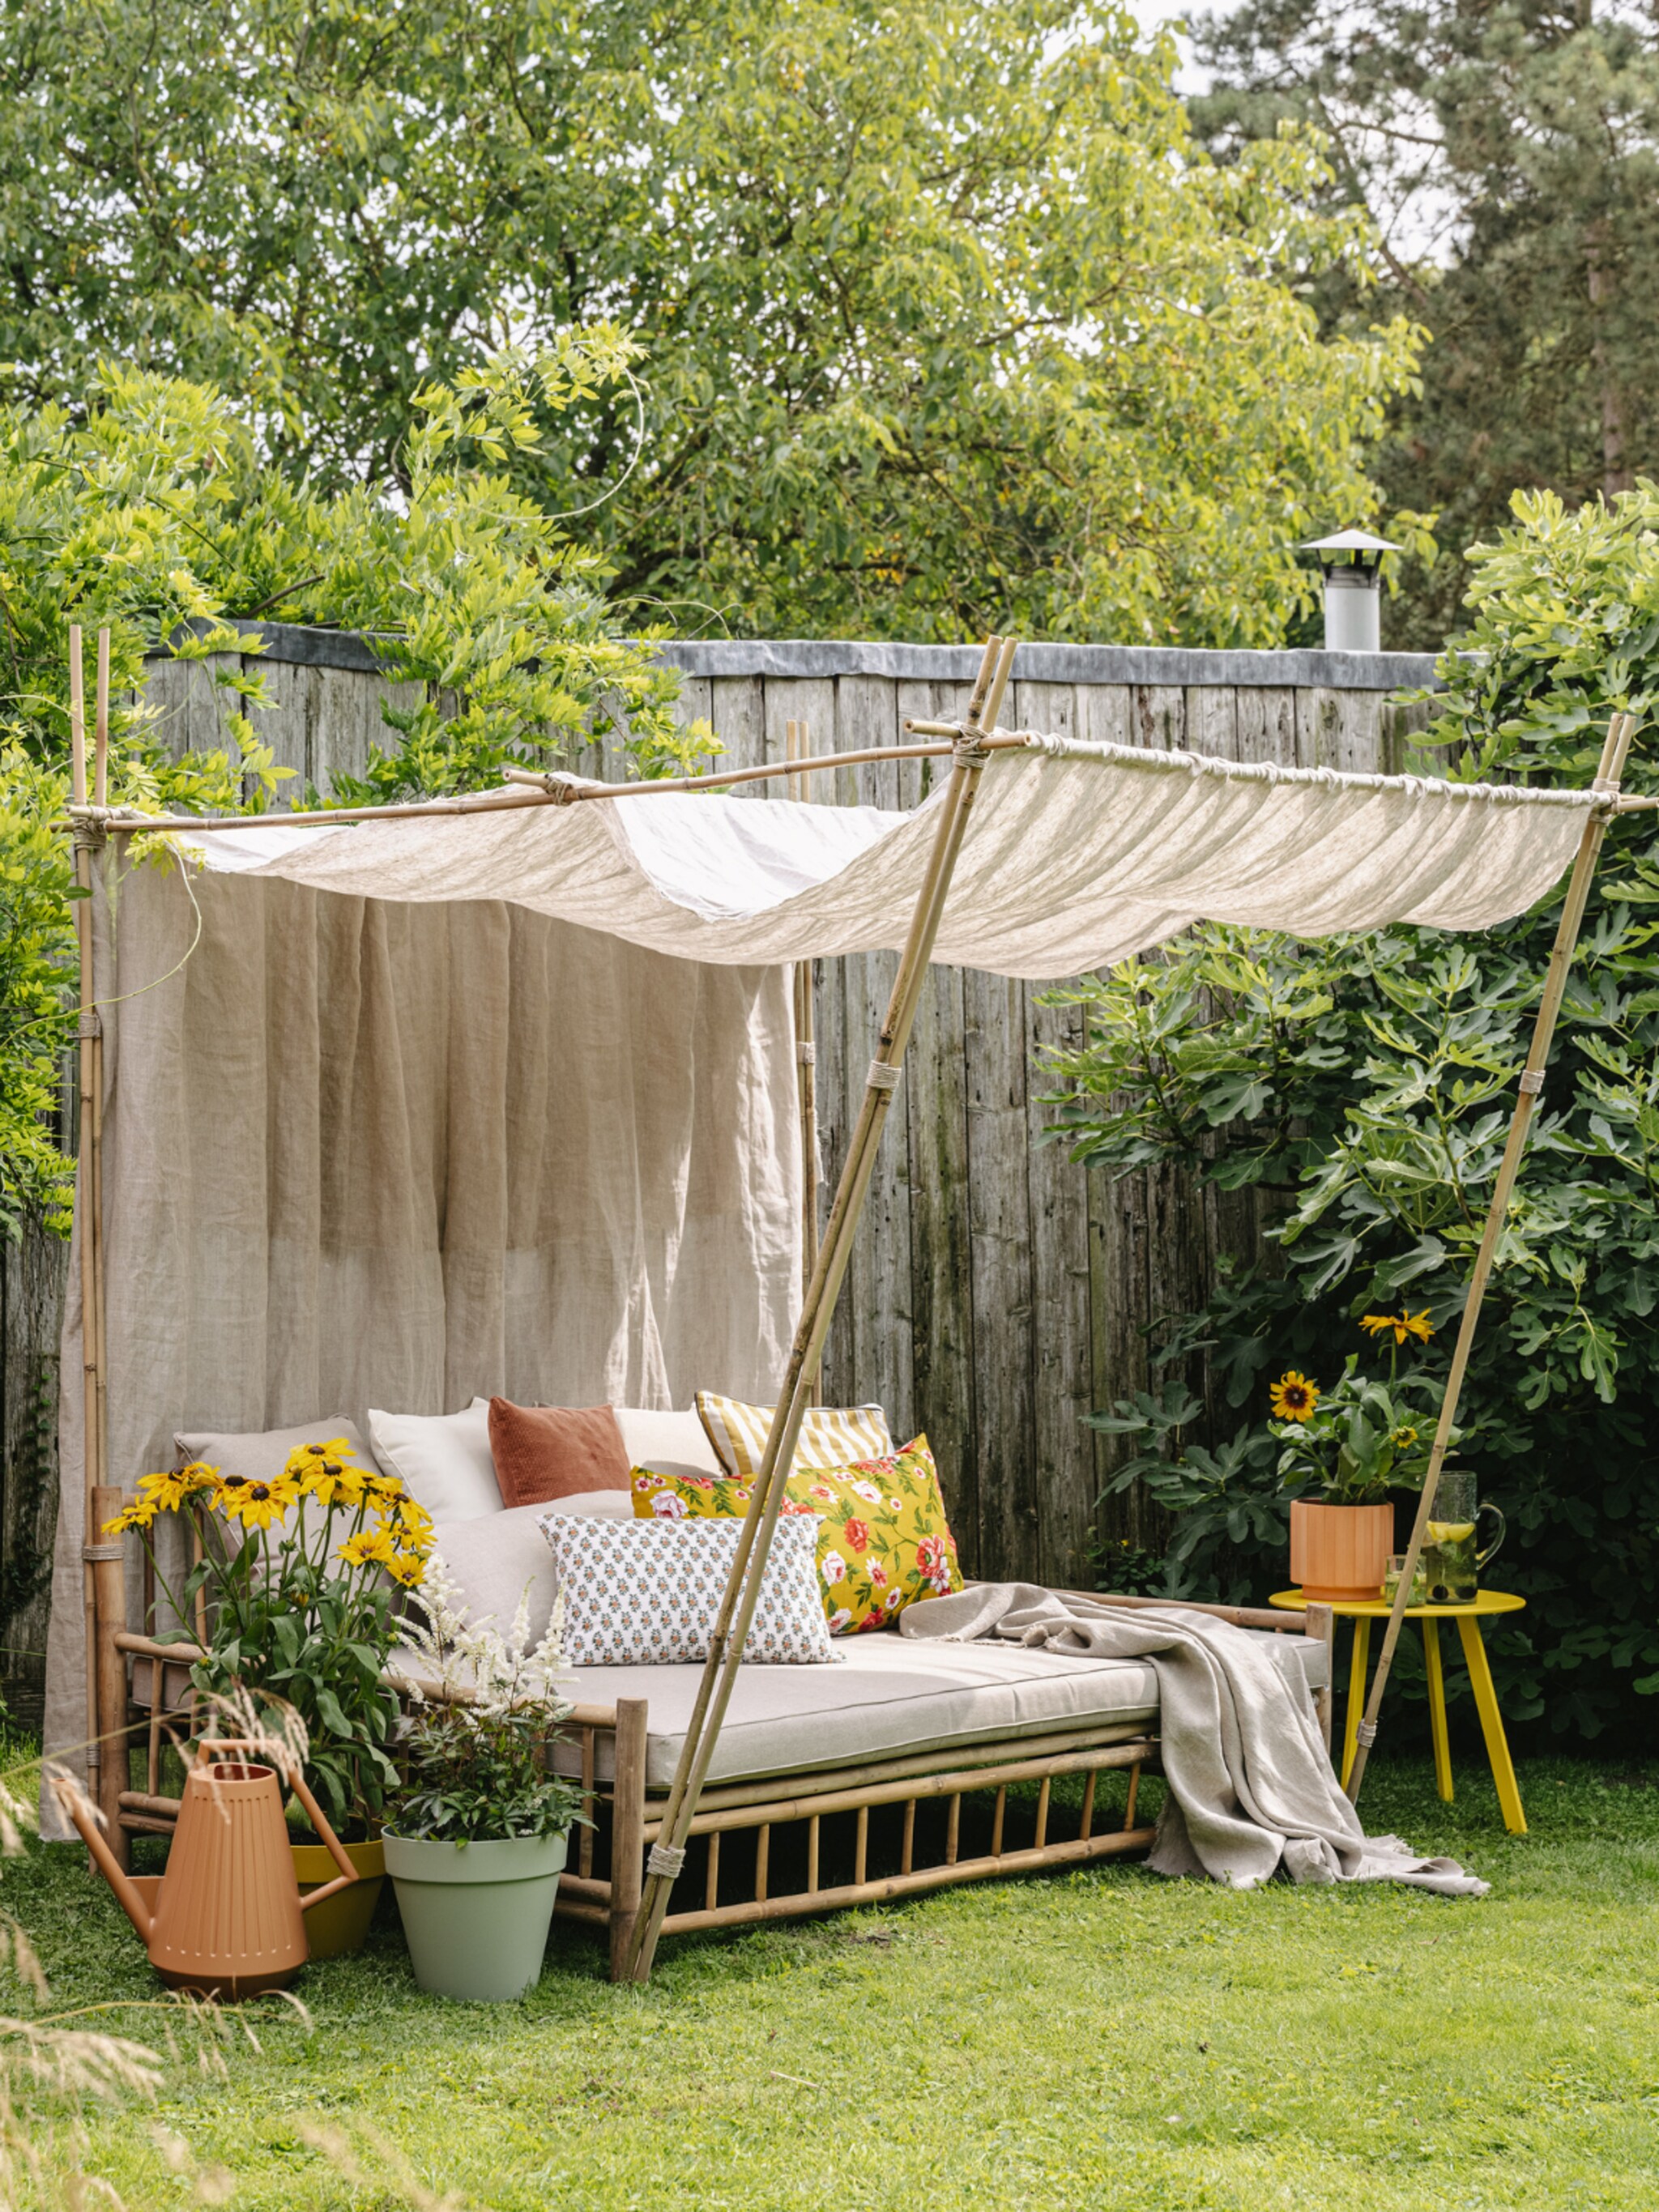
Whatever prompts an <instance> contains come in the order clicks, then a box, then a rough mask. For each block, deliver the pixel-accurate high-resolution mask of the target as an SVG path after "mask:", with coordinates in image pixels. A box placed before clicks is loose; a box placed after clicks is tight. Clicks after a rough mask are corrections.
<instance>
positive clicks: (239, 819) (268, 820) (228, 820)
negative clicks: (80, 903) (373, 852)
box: [52, 730, 1026, 837]
mask: <svg viewBox="0 0 1659 2212" xmlns="http://www.w3.org/2000/svg"><path fill="white" fill-rule="evenodd" d="M978 742H979V743H980V744H981V745H982V746H985V747H987V748H990V749H993V750H999V751H1011V750H1024V746H1025V744H1026V738H1025V734H1024V732H1023V731H1013V730H998V731H996V732H987V733H986V735H985V736H983V737H981V738H980V739H979V740H978ZM952 750H953V746H952V744H951V741H950V740H949V739H948V738H940V739H939V740H938V741H937V742H927V743H924V744H915V745H871V746H868V747H866V748H865V749H863V750H860V751H856V752H845V753H814V754H812V755H811V756H809V757H805V758H804V759H800V760H793V761H768V762H765V763H763V764H762V765H761V766H759V767H757V768H732V769H714V770H713V771H711V772H710V773H709V774H708V775H665V776H654V777H653V778H652V779H650V781H646V782H640V783H597V782H595V783H579V782H577V781H575V780H574V778H572V777H570V776H567V775H561V774H560V773H559V772H557V771H556V770H549V771H545V772H544V771H543V770H540V769H512V768H510V769H506V770H504V771H503V774H504V776H505V780H506V781H507V783H508V784H510V785H511V787H512V788H511V789H509V790H501V791H476V792H467V793H463V794H461V795H460V796H459V797H456V798H453V799H405V800H404V801H403V802H401V803H400V804H399V805H395V806H295V807H291V808H289V809H288V810H287V811H284V812H283V813H281V814H200V815H198V814H144V815H136V814H132V813H130V812H128V811H126V810H125V809H118V808H109V807H94V806H76V807H74V808H72V809H71V810H70V813H69V814H68V815H66V816H64V817H62V818H61V819H59V820H58V821H55V822H54V823H52V828H53V829H75V828H76V825H77V823H82V822H84V823H89V824H92V825H94V826H95V827H97V828H99V829H102V830H104V831H105V832H106V835H108V836H112V837H134V836H143V835H144V834H145V833H146V832H148V831H151V830H175V829H188V830H189V831H191V834H192V835H193V834H194V833H195V832H196V831H197V830H208V831H213V830H223V829H315V828H316V827H317V826H318V825H319V824H320V823H337V822H410V821H416V820H419V819H421V818H422V817H427V816H432V815H446V814H502V813H510V812H513V811H515V810H517V809H519V808H520V807H526V806H571V805H576V804H577V803H578V802H580V801H581V800H583V799H642V798H646V797H647V796H649V795H650V794H652V793H657V794H659V795H660V794H661V793H665V792H672V791H679V792H686V791H723V790H726V789H727V788H728V787H730V786H731V785H732V784H738V783H755V782H758V781H763V780H764V779H765V778H767V777H769V776H779V775H812V774H814V773H815V772H816V771H817V770H819V769H837V768H856V767H859V766H860V765H861V764H862V763H865V762H866V761H887V760H920V759H926V758H932V759H940V758H943V757H945V756H946V755H947V754H949V753H950V752H951V751H952Z"/></svg>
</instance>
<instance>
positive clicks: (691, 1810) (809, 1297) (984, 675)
mask: <svg viewBox="0 0 1659 2212" xmlns="http://www.w3.org/2000/svg"><path fill="white" fill-rule="evenodd" d="M1014 649H1015V648H1014V641H1013V640H1012V638H1010V639H1006V640H1005V639H1002V638H998V637H993V638H991V639H990V640H989V641H987V645H986V648H985V654H984V658H983V659H982V660H981V664H980V671H979V676H978V678H977V679H976V681H975V685H974V690H973V695H972V697H971V699H970V701H969V708H968V713H967V715H966V716H965V718H964V721H963V736H962V737H961V738H958V739H957V743H956V744H955V745H954V747H953V757H952V764H951V778H950V781H949V783H948V784H947V785H946V787H945V801H944V804H943V805H942V806H941V807H940V809H939V825H938V829H937V831H936V834H935V836H934V839H933V847H932V849H931V851H930V853H929V854H928V860H927V868H926V871H925V872H924V875H923V879H922V884H921V890H920V892H919V894H918V896H917V899H916V903H915V910H914V912H913V914H912V916H911V921H910V929H909V933H908V938H907V939H906V942H905V947H904V951H903V952H902V955H901V957H900V960H899V968H898V973H897V975H896V977H895V979H894V982H893V992H892V996H891V998H890V1000H889V1002H888V1007H887V1013H886V1017H885V1018H884V1021H883V1024H882V1029H881V1036H880V1038H879V1041H878V1045H877V1048H876V1054H875V1057H874V1059H873V1060H872V1062H871V1065H870V1075H869V1080H868V1082H867V1083H866V1087H865V1093H864V1104H863V1107H862V1109H861V1110H860V1115H859V1119H858V1123H857V1125H856V1127H855V1128H854V1133H853V1139H852V1143H851V1144H850V1146H848V1154H847V1159H846V1163H845V1164H844V1166H843V1167H842V1175H841V1182H840V1187H839V1188H838V1189H837V1190H836V1198H835V1203H834V1205H833V1206H831V1208H830V1211H829V1221H828V1223H827V1224H826V1225H825V1228H824V1236H823V1245H822V1247H821V1249H820V1250H819V1253H818V1263H817V1269H816V1270H815V1272H814V1273H813V1277H812V1280H811V1284H810V1285H809V1286H808V1289H807V1294H806V1297H805V1302H804V1304H803V1306H802V1309H801V1316H800V1321H799V1324H798V1326H797V1328H796V1331H795V1340H794V1344H793V1348H792V1350H791V1352H790V1355H789V1364H788V1368H787V1371H786V1374H785V1377H784V1385H783V1388H782V1389H781V1391H780V1393H779V1395H778V1401H777V1405H776V1407H775V1410H774V1412H773V1415H772V1425H771V1430H770V1432H769V1435H768V1437H767V1440H766V1450H765V1453H764V1455H763V1458H762V1461H761V1467H760V1472H759V1474H758V1476H757V1480H756V1483H755V1490H754V1496H753V1497H752V1498H751V1499H750V1505H749V1510H748V1512H747V1513H746V1514H745V1516H744V1523H743V1528H742V1532H741V1534H740V1535H739V1538H738V1551H737V1556H736V1558H735V1559H734V1560H733V1562H732V1571H731V1574H730V1577H728V1579H727V1582H726V1591H725V1594H724V1595H723V1596H722V1598H721V1600H720V1612H719V1614H718V1615H717V1617H716V1620H715V1622H714V1630H713V1632H712V1633H711V1635H710V1637H709V1649H708V1662H707V1663H706V1665H705V1667H704V1668H703V1674H702V1681H701V1683H700V1684H699V1686H698V1690H697V1697H696V1705H694V1707H693V1710H692V1714H691V1719H690V1725H689V1727H688V1729H687V1730H686V1736H685V1742H684V1747H683V1748H682V1751H681V1753H680V1759H679V1763H678V1766H677V1768H676V1770H675V1774H674V1780H673V1785H672V1787H671V1790H670V1792H669V1797H668V1803H667V1805H666V1807H665V1810H664V1814H663V1822H662V1831H661V1832H662V1837H663V1840H662V1841H661V1842H659V1843H658V1844H653V1846H652V1850H651V1856H650V1859H649V1862H648V1870H647V1875H646V1881H645V1889H644V1893H643V1896H642V1898H641V1905H640V1912H639V1917H638V1920H637V1922H636V1923H635V1939H634V1944H633V1949H632V1955H631V1959H630V1962H629V1974H630V1978H631V1979H633V1980H634V1981H636V1982H643V1981H646V1980H647V1979H648V1978H649V1977H650V1972H651V1962H652V1959H653V1955H654V1954H655V1951H656V1947H657V1937H658V1935H659V1932H660V1930H661V1927H662V1923H663V1917H664V1915H665V1912H666V1911H667V1908H668V1893H669V1889H670V1887H671V1884H672V1881H673V1880H674V1877H675V1875H678V1871H679V1868H680V1865H681V1863H683V1861H684V1850H685V1838H686V1833H687V1831H688V1829H689V1827H690V1821H691V1820H692V1818H693V1816H694V1815H695V1814H696V1809H697V1799H698V1797H699V1796H700V1794H701V1792H702V1784H703V1780H704V1778H705V1776H706V1775H707V1773H708V1762H709V1759H710V1758H711V1756H712V1755H713V1753H714V1744H715V1741H716V1739H717V1738H718V1736H719V1734H720V1723H721V1721H722V1720H723V1719H724V1717H725V1715H726V1706H727V1705H728V1703H729V1702H730V1699H731V1696H732V1687H733V1685H734V1684H735V1682H736V1680H737V1673H738V1667H739V1666H740V1664H741V1663H742V1659H743V1647H744V1640H745V1638H747V1636H748V1633H749V1628H750V1622H751V1621H752V1620H753V1619H754V1614H755V1607H756V1605H757V1602H758V1601H759V1597H760V1586H761V1578H762V1575H763V1572H764V1570H765V1565H766V1559H767V1555H768V1553H769V1551H770V1549H771V1544H772V1535H773V1531H774V1530H775V1528H776V1526H777V1521H778V1515H779V1512H780V1510H781V1506H782V1504H783V1492H784V1485H785V1483H786V1481H787V1479H788V1474H789V1470H790V1468H791V1467H792V1466H793V1462H794V1455H795V1443H796V1439H797V1438H798V1437H799V1434H800V1425H801V1420H802V1417H803V1415H804V1414H805V1410H806V1385H807V1383H808V1381H809V1379H810V1377H811V1376H812V1375H813V1374H814V1373H815V1372H816V1370H817V1364H818V1362H819V1360H820V1359H821V1358H822V1356H823V1340H824V1337H825V1335H826V1334H827V1333H828V1331H829V1320H830V1316H831V1315H832V1313H833V1311H834V1310H835V1304H836V1296H837V1294H838V1293H839V1291H840V1289H841V1285H842V1278H843V1277H844V1275H845V1274H846V1272H847V1266H848V1260H849V1259H850V1257H851V1255H852V1241H853V1233H854V1230H855V1228H856V1227H857V1225H858V1218H859V1214H860V1210H861V1209H862V1207H863V1204H864V1199H865V1194H866V1191H867V1190H868V1188H869V1184H870V1176H871V1173H872V1170H873V1168H874V1165H875V1155H876V1147H877V1145H878V1143H879V1141H880V1137H881V1132H882V1128H883V1126H884V1123H885V1121H886V1118H887V1109H888V1108H889V1106H890V1103H891V1102H892V1096H893V1091H894V1088H895V1086H896V1084H897V1081H898V1073H899V1069H900V1067H901V1066H902V1062H903V1059H904V1051H905V1047H906V1046H907V1044H908V1042H909V1037H910V1029H911V1024H912V1023H913V1022H914V1020H915V1010H916V1002H917V1000H918V999H919V998H920V996H921V987H922V983H923V981H924V979H925V977H926V975H927V963H928V961H929V959H930V958H931V957H932V954H933V944H934V940H935V939H936V938H937V937H938V934H939V922H940V921H941V919H942V917H943V915H944V910H945V896H946V893H947V892H948V890H949V889H950V883H951V873H952V872H953V870H954V868H955V866H956V860H957V853H958V852H959V851H960V849H961V846H962V840H963V836H964V834H965V833H966V830H967V826H968V819H969V812H970V810H971V808H972V805H973V800H974V794H975V790H976V788H977V786H978V782H979V778H980V775H981V771H982V769H983V768H984V765H985V758H986V755H985V752H984V750H983V749H982V748H981V746H980V745H979V744H977V743H976V742H975V740H976V738H977V734H978V732H979V731H980V730H981V727H982V726H984V725H986V724H989V725H991V726H994V725H995V721H996V715H997V710H998V708H1000V705H1001V703H1002V697H1003V694H1004V692H1005V691H1006V689H1007V684H1008V677H1009V673H1010V671H1011V670H1012V665H1013V657H1014Z"/></svg>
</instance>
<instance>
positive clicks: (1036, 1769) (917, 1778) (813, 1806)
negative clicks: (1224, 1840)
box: [645, 1736, 1152, 1843]
mask: <svg viewBox="0 0 1659 2212" xmlns="http://www.w3.org/2000/svg"><path fill="white" fill-rule="evenodd" d="M1151 1751H1152V1744H1151V1743H1150V1742H1149V1741H1147V1739H1146V1737H1144V1736H1143V1737H1142V1738H1141V1739H1140V1740H1139V1741H1138V1742H1134V1743H1123V1744H1104V1745H1101V1746H1099V1747H1097V1748H1096V1749H1094V1750H1092V1751H1074V1752H1071V1753H1062V1754H1060V1756H1058V1757H1056V1756H1054V1755H1052V1754H1051V1755H1050V1756H1049V1757H1048V1758H1046V1759H1015V1760H1012V1761H1010V1762H1009V1763H1008V1764H1006V1765H1000V1766H967V1767H958V1768H955V1769H953V1770H952V1771H951V1772H950V1773H948V1774H917V1775H913V1776H911V1778H909V1779H908V1781H895V1782H879V1783H875V1784H864V1785H863V1786H862V1787H860V1786H857V1785H856V1784H851V1783H850V1782H849V1783H848V1784H847V1785H846V1786H844V1787H842V1788H840V1789H829V1790H821V1791H816V1792H811V1793H809V1794H806V1795H804V1796H796V1797H779V1798H775V1799H771V1800H769V1801H766V1802H762V1803H760V1804H757V1805H747V1806H733V1807H732V1808H730V1809H729V1810H727V1811H725V1812H715V1813H705V1812H702V1811H701V1810H699V1812H698V1813H697V1814H696V1818H695V1819H694V1820H693V1821H692V1823H691V1826H690V1834H692V1835H694V1836H714V1835H722V1834H724V1833H725V1832H726V1831H727V1830H729V1829H732V1828H753V1827H757V1826H760V1824H761V1823H762V1822H765V1823H767V1824H768V1825H769V1826H782V1825H783V1823H784V1822H785V1821H787V1820H821V1819H823V1817H824V1816H825V1815H827V1814H830V1813H854V1812H857V1811H858V1810H859V1808H860V1807H861V1806H865V1805H902V1804H905V1803H908V1802H911V1801H913V1800H914V1801H915V1802H921V1800H922V1799H924V1798H928V1797H960V1796H963V1795H964V1794H965V1793H966V1792H968V1791H969V1790H996V1789H1000V1788H1002V1787H1004V1786H1005V1785H1006V1784H1008V1783H1011V1782H1042V1781H1046V1780H1047V1779H1048V1777H1049V1776H1051V1775H1054V1774H1087V1773H1091V1772H1097V1771H1101V1770H1103V1769H1104V1768H1107V1767H1113V1766H1138V1765H1140V1764H1141V1763H1142V1761H1143V1760H1144V1759H1146V1757H1147V1756H1148V1754H1149V1753H1150V1752H1151ZM826 1779H828V1780H831V1781H840V1780H841V1777H839V1776H829V1777H827V1778H826ZM661 1828H662V1822H661V1820H660V1819H658V1820H647V1822H646V1824H645V1838H646V1841H647V1843H654V1842H655V1841H656V1839H657V1837H658V1835H659V1832H661Z"/></svg>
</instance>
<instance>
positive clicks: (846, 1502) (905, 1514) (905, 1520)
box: [630, 1437, 962, 1636]
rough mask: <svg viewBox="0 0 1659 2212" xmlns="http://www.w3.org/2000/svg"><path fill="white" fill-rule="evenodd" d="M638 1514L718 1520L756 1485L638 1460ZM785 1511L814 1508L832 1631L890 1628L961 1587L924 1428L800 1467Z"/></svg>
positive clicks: (740, 1505)
mask: <svg viewBox="0 0 1659 2212" xmlns="http://www.w3.org/2000/svg"><path fill="white" fill-rule="evenodd" d="M630 1480H631V1484H632V1490H633V1498H634V1516H635V1519H636V1520H639V1521H649V1520H653V1519H661V1520H676V1521H677V1520H682V1519H690V1520H712V1519H714V1518H716V1517H718V1516H723V1515H727V1514H741V1513H744V1512H746V1511H747V1510H748V1508H749V1501H750V1498H751V1497H752V1496H753V1494H754V1492H753V1486H752V1485H750V1483H747V1482H738V1481H735V1480H732V1478H731V1477H730V1476H715V1475H693V1474H679V1475H675V1474H653V1473H652V1471H651V1470H650V1469H649V1468H635V1469H634V1472H633V1474H632V1477H631V1479H630ZM783 1510H784V1511H785V1512H786V1513H816V1514H817V1515H818V1516H820V1518H821V1523H822V1525H821V1526H820V1528H819V1530H818V1581H819V1583H820V1585H821V1589H820V1593H819V1594H820V1595H821V1596H822V1597H823V1610H824V1613H825V1615H826V1616H827V1618H828V1620H829V1632H830V1634H831V1635H832V1636H842V1635H847V1636H853V1635H856V1634H857V1633H858V1632H860V1630H861V1629H866V1628H885V1627H886V1626H888V1624H889V1623H890V1621H892V1620H896V1618H897V1616H898V1614H899V1613H902V1611H903V1609H904V1607H906V1606H907V1605H910V1604H912V1603H914V1602H915V1600H916V1599H917V1598H920V1597H944V1596H946V1595H949V1593H950V1592H951V1591H952V1590H959V1589H961V1588H962V1570H961V1568H960V1567H959V1566H958V1565H957V1547H956V1543H955V1541H954V1539H953V1538H952V1536H951V1530H950V1528H949V1525H948V1524H947V1522H946V1521H945V1502H944V1500H943V1498H941V1497H940V1496H939V1473H938V1470H937V1469H936V1468H935V1467H934V1465H933V1453H932V1452H931V1451H930V1450H929V1449H928V1448H927V1437H916V1439H915V1442H914V1443H908V1444H906V1446H905V1447H904V1449H903V1450H902V1451H897V1452H891V1453H889V1454H887V1455H885V1456H884V1457H882V1458H880V1459H868V1460H858V1461H854V1462H853V1463H852V1464H851V1465H850V1466H848V1467H820V1468H797V1469H796V1471H795V1473H794V1474H792V1475H791V1476H790V1478H789V1483H788V1487H787V1491H786V1492H785V1494H784V1502H783Z"/></svg>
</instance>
